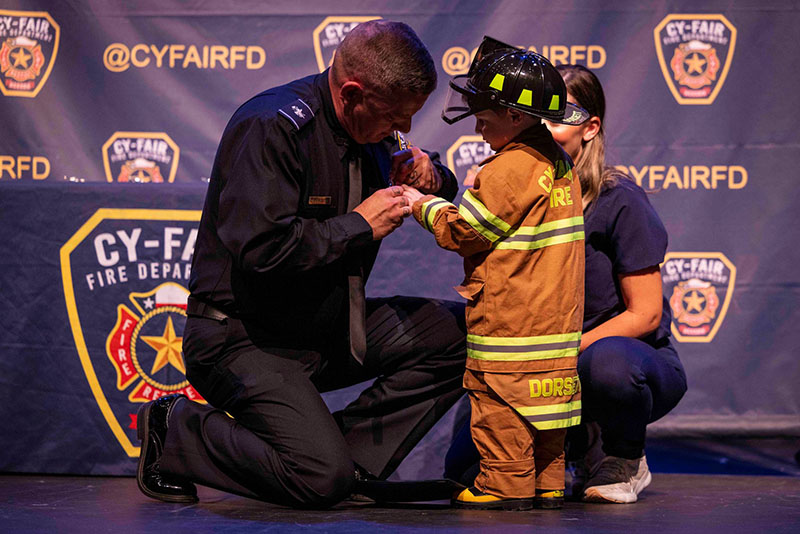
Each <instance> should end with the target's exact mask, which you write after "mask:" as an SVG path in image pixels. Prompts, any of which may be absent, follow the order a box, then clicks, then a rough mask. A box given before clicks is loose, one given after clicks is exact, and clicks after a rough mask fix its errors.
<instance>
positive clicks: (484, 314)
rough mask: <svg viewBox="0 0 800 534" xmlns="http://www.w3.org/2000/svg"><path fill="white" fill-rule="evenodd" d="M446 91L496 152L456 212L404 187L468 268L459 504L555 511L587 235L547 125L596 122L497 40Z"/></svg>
mask: <svg viewBox="0 0 800 534" xmlns="http://www.w3.org/2000/svg"><path fill="white" fill-rule="evenodd" d="M450 90H451V93H450V95H448V100H447V103H446V105H445V110H444V112H443V114H442V116H443V118H444V119H445V121H446V122H448V123H451V124H452V123H453V122H456V121H458V120H461V119H463V118H465V117H467V116H469V115H473V114H474V115H475V117H476V127H475V129H476V132H478V133H480V134H482V136H483V138H484V139H485V140H486V141H487V142H488V143H489V144H490V146H491V148H492V149H493V150H495V151H496V154H495V155H493V156H491V157H489V158H487V159H486V160H485V162H484V164H483V168H482V169H481V171H480V172H479V173H478V176H477V178H476V180H475V186H474V188H473V189H469V190H467V191H466V192H465V193H464V195H463V198H462V200H461V204H460V206H456V205H454V204H452V203H450V202H448V201H447V200H445V199H443V198H439V197H436V196H433V195H422V194H421V193H419V192H417V191H416V190H414V189H412V188H410V187H408V186H404V187H405V189H406V193H405V194H406V195H407V196H408V197H409V200H411V201H413V215H414V217H415V218H416V219H417V221H418V222H419V223H420V224H421V225H422V226H423V227H425V228H426V229H428V230H429V231H431V232H432V233H433V234H434V236H435V238H436V242H437V243H438V244H439V245H440V246H441V247H443V248H446V249H448V250H453V251H456V252H458V253H459V254H460V255H461V256H463V257H464V270H465V279H464V282H463V285H461V286H459V287H458V288H456V289H457V291H458V292H459V293H460V294H461V295H462V296H463V297H464V298H466V299H467V308H466V320H467V330H468V336H467V355H468V357H467V365H466V367H467V370H466V373H465V375H464V387H465V388H466V389H467V390H468V392H469V395H470V401H471V406H472V420H471V431H472V438H473V440H474V442H475V444H476V446H477V448H478V451H479V452H480V456H481V462H480V474H479V475H478V477H477V478H476V480H475V485H474V486H473V487H470V488H468V489H466V490H464V491H463V492H461V493H460V494H459V495H458V496H456V497H454V499H453V505H454V506H458V507H465V508H480V509H497V508H499V509H528V508H531V507H532V506H537V507H541V508H557V507H560V505H561V503H562V502H563V489H564V436H565V434H566V428H567V427H569V426H573V425H576V424H578V423H579V421H580V413H581V401H580V382H579V380H578V377H577V372H576V363H577V356H578V347H579V344H580V336H581V323H582V320H583V277H584V234H583V215H582V206H581V192H580V183H579V180H577V179H576V176H575V175H574V173H573V172H572V162H571V160H570V158H569V156H567V155H566V154H565V153H564V152H563V150H562V149H561V148H560V147H559V145H558V144H557V143H556V142H555V141H554V140H553V138H552V136H551V135H550V133H549V131H548V130H547V128H546V127H545V126H544V124H542V122H541V118H542V117H544V118H547V119H548V120H551V121H558V122H567V123H570V124H579V123H580V122H582V121H583V120H585V118H586V117H587V115H586V114H585V112H584V111H583V110H582V109H580V108H577V107H576V106H573V105H571V104H567V102H566V90H565V87H564V82H563V81H562V79H561V76H560V75H559V74H558V72H557V71H556V70H555V69H554V67H553V66H552V65H551V64H550V63H549V62H548V61H547V60H546V59H545V58H544V57H542V56H540V55H538V54H535V53H531V52H526V51H524V50H520V49H517V48H514V47H510V46H508V45H505V44H503V43H500V42H498V41H495V40H494V39H491V38H488V37H487V38H485V39H484V42H483V44H482V45H481V47H480V48H479V50H478V53H477V55H476V57H475V60H474V61H473V63H472V66H471V67H470V71H469V74H467V75H466V76H463V77H459V78H456V79H455V80H453V81H451V82H450Z"/></svg>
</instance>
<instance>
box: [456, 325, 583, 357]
mask: <svg viewBox="0 0 800 534" xmlns="http://www.w3.org/2000/svg"><path fill="white" fill-rule="evenodd" d="M580 344H581V333H580V332H571V333H567V334H553V335H548V336H529V337H493V336H477V335H474V334H467V356H468V357H470V358H474V359H476V360H490V361H495V362H524V361H531V360H549V359H553V358H569V357H574V356H577V355H578V348H579V347H580Z"/></svg>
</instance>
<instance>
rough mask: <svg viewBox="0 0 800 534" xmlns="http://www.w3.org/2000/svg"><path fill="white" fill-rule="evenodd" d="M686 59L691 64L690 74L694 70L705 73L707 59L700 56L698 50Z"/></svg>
mask: <svg viewBox="0 0 800 534" xmlns="http://www.w3.org/2000/svg"><path fill="white" fill-rule="evenodd" d="M684 61H685V62H686V64H687V65H688V66H689V74H691V73H693V72H697V73H700V74H702V73H703V65H705V64H706V60H705V59H703V58H702V57H700V54H698V53H697V52H695V53H694V54H692V55H690V56H689V57H687V58H686V59H685V60H684Z"/></svg>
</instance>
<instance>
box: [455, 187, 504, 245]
mask: <svg viewBox="0 0 800 534" xmlns="http://www.w3.org/2000/svg"><path fill="white" fill-rule="evenodd" d="M458 213H459V215H461V216H462V217H464V219H466V221H467V222H468V223H469V225H470V226H472V227H473V228H474V229H475V230H476V231H477V232H478V233H480V234H481V235H482V236H483V237H485V238H486V239H488V240H489V241H491V242H492V243H494V242H495V241H497V240H498V239H500V238H501V237H503V236H504V235H506V233H507V232H508V231H509V230H510V229H511V226H510V225H509V224H508V223H506V222H505V221H504V220H503V219H501V218H500V217H498V216H497V215H495V214H494V213H492V212H491V211H489V210H488V209H486V206H484V205H483V203H481V201H480V200H478V199H477V198H475V196H473V194H472V191H470V190H467V191H465V192H464V196H463V197H461V205H460V206H459V207H458Z"/></svg>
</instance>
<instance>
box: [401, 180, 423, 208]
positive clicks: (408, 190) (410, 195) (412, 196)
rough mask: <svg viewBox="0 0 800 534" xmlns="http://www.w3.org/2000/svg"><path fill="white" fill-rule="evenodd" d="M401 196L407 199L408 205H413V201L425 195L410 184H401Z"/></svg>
mask: <svg viewBox="0 0 800 534" xmlns="http://www.w3.org/2000/svg"><path fill="white" fill-rule="evenodd" d="M403 196H404V197H406V198H407V199H408V204H409V205H410V206H413V205H414V202H416V201H417V200H419V199H421V198H422V197H424V196H425V195H423V194H422V193H420V192H419V191H418V190H416V189H414V188H413V187H411V186H410V185H405V184H403Z"/></svg>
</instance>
